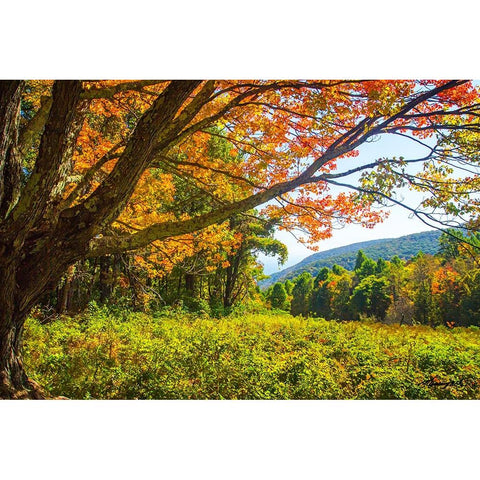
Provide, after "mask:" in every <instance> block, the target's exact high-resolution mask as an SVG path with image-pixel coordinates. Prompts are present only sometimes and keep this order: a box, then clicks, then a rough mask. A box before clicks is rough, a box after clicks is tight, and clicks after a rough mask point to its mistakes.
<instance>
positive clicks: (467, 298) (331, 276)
mask: <svg viewBox="0 0 480 480" xmlns="http://www.w3.org/2000/svg"><path fill="white" fill-rule="evenodd" d="M439 244H440V248H439V253H438V254H436V255H428V254H424V253H422V252H418V254H417V255H416V256H415V257H413V258H412V259H410V260H408V261H405V260H401V259H400V258H399V257H398V256H394V257H393V258H392V259H390V260H384V259H383V258H379V259H378V260H377V261H374V260H373V259H371V258H369V257H368V256H366V255H365V254H364V252H363V251H362V250H359V251H358V254H357V257H356V263H355V267H354V269H353V270H352V271H348V270H346V269H345V268H343V267H341V266H338V265H334V266H333V267H332V268H331V269H329V268H326V267H325V268H323V269H321V270H320V272H319V273H318V275H317V276H316V277H313V276H312V275H311V274H310V273H308V272H304V273H302V274H301V275H299V276H298V277H296V278H295V279H294V280H293V281H291V280H287V281H285V282H283V283H282V282H277V283H276V284H274V285H273V286H272V287H270V288H269V289H268V290H267V291H266V294H265V295H266V299H267V301H268V302H269V305H270V306H271V308H273V309H280V310H286V311H289V312H290V313H291V314H292V315H303V316H317V317H323V318H325V319H330V320H359V319H365V318H371V319H374V320H376V321H380V322H387V323H400V324H412V323H421V324H427V325H432V326H435V325H445V326H448V327H453V326H469V325H480V235H479V234H470V235H465V234H463V233H462V232H461V231H459V230H453V229H450V230H447V231H446V232H445V233H443V234H442V235H441V236H440V239H439Z"/></svg>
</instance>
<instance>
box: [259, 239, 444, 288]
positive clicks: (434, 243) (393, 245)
mask: <svg viewBox="0 0 480 480" xmlns="http://www.w3.org/2000/svg"><path fill="white" fill-rule="evenodd" d="M440 235H441V232H439V231H437V230H433V231H428V232H421V233H414V234H412V235H405V236H403V237H399V238H385V239H380V240H369V241H367V242H358V243H352V244H351V245H346V246H344V247H338V248H332V249H330V250H325V251H324V252H318V253H314V254H313V255H310V256H309V257H307V258H305V259H303V260H302V261H301V262H299V263H297V264H296V265H293V266H292V267H288V268H285V269H284V270H281V271H280V272H275V273H272V274H271V275H270V276H269V278H267V279H265V280H262V281H261V282H260V286H261V287H262V288H266V287H268V286H270V285H273V284H274V283H275V282H284V281H285V280H291V279H292V278H295V277H297V276H298V275H300V274H301V273H303V272H308V273H310V274H311V275H313V276H316V275H317V274H318V272H319V271H320V270H321V269H322V268H324V267H327V268H332V267H333V265H340V266H341V267H343V268H346V269H347V270H353V268H354V266H355V260H356V256H357V252H358V251H359V250H362V251H363V252H364V253H365V255H367V256H369V257H370V258H372V259H373V260H378V259H379V258H380V257H381V258H383V259H390V258H393V257H394V256H397V257H399V258H401V259H403V260H407V259H409V258H411V257H414V256H415V255H416V254H417V253H418V252H423V253H427V254H430V255H434V254H435V253H437V252H438V248H439V245H438V239H439V237H440Z"/></svg>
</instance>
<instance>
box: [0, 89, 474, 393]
mask: <svg viewBox="0 0 480 480" xmlns="http://www.w3.org/2000/svg"><path fill="white" fill-rule="evenodd" d="M479 107H480V105H479V103H478V92H477V90H476V88H475V87H474V85H473V84H472V83H471V82H469V81H461V80H452V81H413V80H407V81H397V80H395V81H394V80H389V81H372V80H369V81H347V80H343V81H341V80H339V81H335V80H325V81H306V80H302V81H293V80H285V81H267V80H255V81H213V80H208V81H195V80H185V81H156V80H146V81H55V82H49V81H28V82H25V81H1V82H0V278H2V282H1V285H0V397H6V398H12V397H15V398H19V397H33V398H35V397H41V396H42V393H41V389H40V388H39V387H38V386H37V385H35V383H34V382H32V381H30V380H29V379H28V377H27V375H26V373H25V372H24V370H23V367H22V362H21V358H20V354H19V350H20V343H21V338H22V329H23V323H24V321H25V318H26V316H27V315H28V313H29V311H30V309H31V308H32V306H33V305H34V304H35V303H36V302H37V301H38V299H39V298H40V297H41V296H42V295H43V294H44V293H45V292H46V291H48V290H49V289H50V288H52V287H53V286H55V285H56V284H57V282H58V281H59V279H60V278H61V277H62V275H63V274H64V273H65V272H66V270H67V269H68V267H69V266H70V265H72V264H73V263H75V262H77V261H78V260H81V259H84V258H88V257H97V256H101V255H109V254H116V253H120V252H125V251H132V250H138V249H144V248H152V246H155V245H157V246H158V245H162V248H163V250H164V251H165V250H167V251H169V252H171V253H175V252H176V251H177V250H179V249H181V247H179V245H180V244H179V242H178V238H184V239H185V240H186V242H184V243H185V244H188V240H189V239H191V238H192V235H195V238H196V240H197V243H199V242H198V239H199V238H200V239H201V238H202V235H203V236H204V237H203V238H205V241H207V240H208V241H210V242H211V241H212V240H214V239H215V238H217V236H218V238H219V239H220V238H222V233H221V228H219V227H218V226H215V225H219V224H221V223H222V222H224V221H225V220H227V219H228V218H230V217H231V216H232V215H235V214H238V213H241V212H245V211H247V210H250V209H252V208H254V207H258V206H261V205H264V204H266V206H265V205H264V206H263V207H262V208H263V210H262V213H263V214H264V215H266V216H268V217H270V218H273V219H276V221H277V222H279V223H281V225H282V227H283V228H301V229H303V230H304V231H306V232H307V233H308V235H309V236H310V239H311V240H312V241H318V240H320V239H321V238H325V237H327V236H329V235H331V231H332V227H333V226H334V225H335V222H337V221H343V222H352V221H356V222H363V223H364V224H366V225H373V224H375V223H376V222H378V221H380V220H381V219H382V214H381V213H380V212H379V211H378V210H377V209H374V208H372V207H373V206H375V205H376V204H378V203H380V204H383V203H385V202H386V201H391V202H394V203H402V202H401V200H399V199H398V198H397V197H396V196H395V192H396V189H397V188H399V187H403V186H408V187H411V188H413V189H416V190H419V191H421V192H423V193H424V202H423V204H422V205H420V206H419V208H416V209H412V212H413V213H414V214H416V215H418V216H420V217H421V218H423V219H424V220H425V221H427V222H429V221H435V220H436V219H438V218H443V217H437V216H436V215H438V214H439V213H440V212H441V213H442V215H443V214H444V213H447V214H450V215H455V216H456V217H457V218H460V217H461V216H462V215H465V216H466V217H467V218H469V217H471V216H472V215H473V216H475V213H476V209H477V207H478V199H477V198H476V197H475V193H476V191H477V190H478V171H477V167H478V155H477V153H476V152H477V150H476V147H475V146H476V145H477V144H478V141H477V140H475V139H476V138H477V137H476V134H477V132H478V130H479V123H478V116H479ZM383 135H395V136H402V137H405V138H408V139H410V140H411V141H413V142H415V143H417V144H420V145H422V146H423V148H426V149H427V153H426V155H425V156H423V157H422V158H412V159H408V158H404V157H402V156H401V155H402V152H398V157H395V158H381V159H371V160H370V161H360V160H359V158H358V157H357V155H358V148H359V147H360V146H361V145H362V144H364V143H365V142H368V141H371V140H372V139H374V138H376V137H378V136H383ZM415 165H417V166H418V165H421V166H422V168H421V169H418V168H417V169H412V168H413V166H415ZM465 170H467V172H465ZM455 176H456V178H454V177H455ZM332 186H333V187H335V188H333V189H332ZM339 187H341V188H342V189H341V190H338V188H339ZM408 208H411V207H408ZM205 229H206V230H205ZM195 232H200V233H195ZM159 242H161V243H159ZM200 243H201V242H200Z"/></svg>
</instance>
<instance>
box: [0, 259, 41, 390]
mask: <svg viewBox="0 0 480 480" xmlns="http://www.w3.org/2000/svg"><path fill="white" fill-rule="evenodd" d="M2 270H3V269H2ZM2 273H4V282H3V284H2V286H1V288H0V398H2V399H14V398H37V399H39V398H45V394H44V392H43V391H42V390H41V388H40V387H39V385H38V384H37V383H35V382H33V381H32V380H29V378H28V377H27V375H26V373H25V370H24V369H23V364H22V359H21V356H20V348H21V338H22V332H23V325H24V322H25V318H26V315H20V314H19V313H17V312H16V311H15V301H14V292H13V288H12V287H13V285H14V278H15V277H14V275H13V274H12V273H13V268H9V269H6V270H3V272H2Z"/></svg>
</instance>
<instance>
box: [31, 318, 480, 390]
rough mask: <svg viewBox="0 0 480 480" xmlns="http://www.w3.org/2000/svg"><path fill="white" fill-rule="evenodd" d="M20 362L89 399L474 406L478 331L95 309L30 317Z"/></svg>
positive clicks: (49, 383)
mask: <svg viewBox="0 0 480 480" xmlns="http://www.w3.org/2000/svg"><path fill="white" fill-rule="evenodd" d="M23 356H24V363H25V366H26V369H27V372H28V373H29V374H30V376H31V377H32V378H33V379H35V380H36V381H38V382H39V383H40V384H41V385H43V386H44V387H45V388H46V390H47V391H48V392H50V393H51V394H52V395H64V396H67V397H69V398H76V399H88V398H103V399H134V398H139V399H407V398H410V399H444V398H447V399H448V398H452V399H453V398H480V330H479V329H478V328H475V327H471V328H468V329H466V328H454V329H446V328H443V327H440V328H436V329H433V328H430V327H426V326H413V327H412V326H387V325H382V324H375V323H359V322H346V323H339V322H331V321H330V322H329V321H325V320H322V319H308V320H306V319H303V318H294V317H291V316H289V315H245V316H242V317H226V318H222V319H212V318H208V317H199V316H193V315H188V314H183V313H182V314H180V313H178V314H176V313H174V312H170V313H169V314H167V315H165V316H163V315H157V316H148V315H145V314H141V313H127V312H124V313H118V312H117V313H115V314H114V313H111V312H109V311H108V310H105V309H94V310H93V311H91V312H90V313H88V314H85V315H81V316H77V317H75V318H63V319H62V320H61V321H55V322H52V323H50V324H47V325H42V324H40V323H39V322H38V321H37V320H35V319H29V321H28V322H27V324H26V330H25V344H24V350H23Z"/></svg>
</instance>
